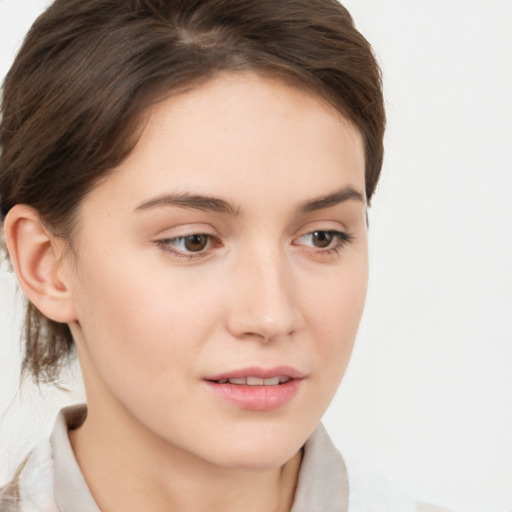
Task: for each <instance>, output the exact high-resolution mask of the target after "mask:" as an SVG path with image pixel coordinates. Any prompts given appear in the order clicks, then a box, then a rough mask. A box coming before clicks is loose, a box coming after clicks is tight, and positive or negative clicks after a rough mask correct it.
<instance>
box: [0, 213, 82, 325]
mask: <svg viewBox="0 0 512 512" xmlns="http://www.w3.org/2000/svg"><path fill="white" fill-rule="evenodd" d="M4 238H5V243H6V246H7V251H8V253H9V257H10V259H11V262H12V265H13V268H14V271H15V273H16V276H17V278H18V282H19V283H20V286H21V287H22V289H23V291H24V292H25V295H26V296H27V298H28V299H29V300H30V302H32V304H34V306H36V308H37V309H39V311H41V313H43V314H44V315H45V316H46V317H48V318H50V319H51V320H54V321H56V322H62V323H70V322H72V321H74V320H75V319H76V315H75V311H74V306H73V302H72V297H71V282H70V279H69V277H70V272H69V263H67V264H66V262H65V258H64V257H63V255H64V248H65V242H64V241H63V240H62V239H59V238H57V237H56V236H54V235H53V234H52V233H50V232H49V231H48V229H47V228H46V227H45V226H44V224H43V222H42V221H41V218H40V216H39V214H38V213H37V211H36V210H34V209H33V208H31V207H30V206H26V205H16V206H14V207H13V208H12V209H11V210H10V211H9V213H8V214H7V216H6V218H5V221H4Z"/></svg>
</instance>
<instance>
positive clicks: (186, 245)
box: [156, 233, 215, 258]
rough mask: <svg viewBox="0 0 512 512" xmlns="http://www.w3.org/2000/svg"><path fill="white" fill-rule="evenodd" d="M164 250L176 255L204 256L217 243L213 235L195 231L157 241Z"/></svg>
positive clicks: (187, 256)
mask: <svg viewBox="0 0 512 512" xmlns="http://www.w3.org/2000/svg"><path fill="white" fill-rule="evenodd" d="M156 243H157V244H158V245H159V246H160V247H161V248H162V249H163V250H165V251H167V252H170V253H172V254H174V255H176V256H182V257H186V258H193V257H197V256H202V255H204V254H205V253H207V252H208V249H210V248H211V247H212V245H214V244H215V239H214V237H213V236H212V235H206V234H201V233H193V234H191V235H186V236H177V237H175V238H166V239H163V240H158V241H157V242H156Z"/></svg>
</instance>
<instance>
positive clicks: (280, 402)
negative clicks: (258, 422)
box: [205, 379, 302, 411]
mask: <svg viewBox="0 0 512 512" xmlns="http://www.w3.org/2000/svg"><path fill="white" fill-rule="evenodd" d="M301 381H302V379H291V380H289V381H288V382H285V383H284V384H279V385H276V386H247V385H242V384H230V383H229V382H227V383H226V384H218V383H217V382H212V381H205V382H206V384H207V386H208V388H209V389H210V390H211V391H212V392H213V393H215V394H216V395H217V396H220V397H222V398H224V399H225V400H227V401H228V402H231V403H233V404H235V405H237V406H238V407H240V408H241V409H246V410H249V411H273V410H275V409H279V408H280V407H283V406H284V405H286V404H287V403H288V402H290V401H291V400H292V399H293V398H294V397H295V395H296V394H297V393H298V391H299V387H300V383H301Z"/></svg>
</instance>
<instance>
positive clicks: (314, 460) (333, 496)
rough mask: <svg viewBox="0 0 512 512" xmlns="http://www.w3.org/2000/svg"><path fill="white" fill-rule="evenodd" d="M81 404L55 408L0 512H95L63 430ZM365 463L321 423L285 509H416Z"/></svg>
mask: <svg viewBox="0 0 512 512" xmlns="http://www.w3.org/2000/svg"><path fill="white" fill-rule="evenodd" d="M86 414H87V409H86V407H85V406H83V405H82V406H73V407H66V408H64V409H62V410H61V412H60V413H59V415H58V417H57V420H56V422H55V426H54V428H53V432H52V434H51V436H50V439H48V440H47V441H45V442H43V443H41V444H39V445H38V446H37V447H36V448H35V449H34V450H33V451H32V452H31V453H30V455H29V457H28V459H27V460H26V462H25V464H24V465H23V468H22V469H21V471H20V472H19V473H18V475H17V476H16V477H15V479H14V480H12V481H11V483H10V484H9V485H8V486H6V487H5V488H4V489H3V490H2V491H0V512H101V511H100V509H99V507H98V505H97V504H96V502H95V501H94V498H93V497H92V494H91V492H90V491H89V488H88V487H87V483H86V481H85V479H84V476H83V475H82V472H81V471H80V467H79V466H78V463H77V461H76V458H75V455H74V453H73V450H72V448H71V443H70V441H69V437H68V429H73V428H77V427H78V426H80V425H81V424H82V422H83V421H84V420H85V416H86ZM416 510H417V507H416V503H415V502H414V500H412V499H410V498H407V497H405V496H403V495H401V494H400V493H398V492H396V491H395V490H394V489H393V488H392V486H390V485H389V484H387V483H385V482H384V480H383V479H382V478H380V477H378V476H376V474H374V473H373V474H372V472H371V471H370V470H369V469H368V468H367V467H364V468H362V467H360V466H358V464H357V463H355V462H354V463H352V462H351V461H350V459H347V461H345V460H344V459H343V458H342V457H341V455H340V453H339V452H338V450H337V449H336V447H335V446H334V444H333V443H332V441H331V440H330V438H329V436H328V435H327V432H326V431H325V429H324V427H323V426H322V425H319V426H318V427H317V429H316V430H315V431H314V432H313V434H312V435H311V437H310V438H309V439H308V441H307V442H306V444H305V445H304V455H303V458H302V463H301V467H300V471H299V477H298V482H297V489H296V492H295V498H294V502H293V506H292V509H291V512H416Z"/></svg>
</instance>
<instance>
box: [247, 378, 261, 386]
mask: <svg viewBox="0 0 512 512" xmlns="http://www.w3.org/2000/svg"><path fill="white" fill-rule="evenodd" d="M263 383H264V380H263V379H260V378H259V377H247V385H248V386H263Z"/></svg>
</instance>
